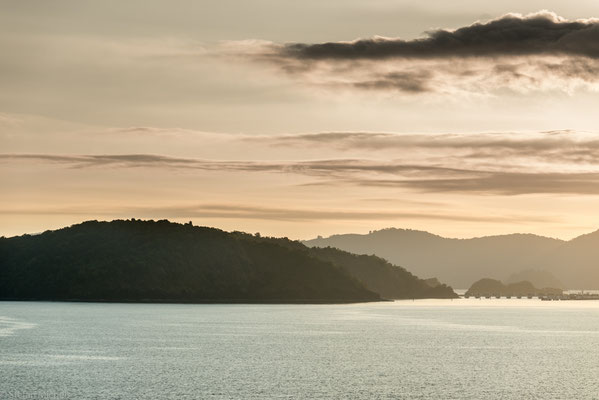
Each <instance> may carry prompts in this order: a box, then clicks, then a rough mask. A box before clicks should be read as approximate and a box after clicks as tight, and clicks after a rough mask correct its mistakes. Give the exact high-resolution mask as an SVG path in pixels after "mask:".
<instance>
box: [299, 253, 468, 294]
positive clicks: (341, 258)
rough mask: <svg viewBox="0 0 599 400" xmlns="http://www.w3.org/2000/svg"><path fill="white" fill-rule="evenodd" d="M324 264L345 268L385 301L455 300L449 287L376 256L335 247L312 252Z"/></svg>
mask: <svg viewBox="0 0 599 400" xmlns="http://www.w3.org/2000/svg"><path fill="white" fill-rule="evenodd" d="M310 252H311V253H312V254H314V255H315V256H316V257H318V258H319V259H321V260H325V261H330V262H332V263H333V264H336V265H340V266H343V268H344V269H346V270H347V271H348V272H349V273H350V274H351V275H352V276H354V277H355V278H356V279H358V280H359V281H360V282H362V283H363V284H364V285H365V286H366V287H367V288H368V289H370V290H372V291H373V292H377V293H379V294H380V295H381V296H382V297H384V298H386V299H421V298H456V297H458V296H457V295H456V294H455V293H454V291H453V289H451V288H450V287H449V286H446V285H443V284H438V285H436V286H433V285H430V284H428V283H427V282H426V281H425V280H423V279H419V278H418V277H416V276H414V275H412V274H411V273H410V272H408V271H406V270H405V269H404V268H401V267H398V266H395V265H392V264H390V263H388V262H387V261H385V260H383V259H382V258H379V257H376V256H367V255H356V254H352V253H348V252H346V251H342V250H339V249H335V248H332V247H325V248H318V247H314V248H311V249H310Z"/></svg>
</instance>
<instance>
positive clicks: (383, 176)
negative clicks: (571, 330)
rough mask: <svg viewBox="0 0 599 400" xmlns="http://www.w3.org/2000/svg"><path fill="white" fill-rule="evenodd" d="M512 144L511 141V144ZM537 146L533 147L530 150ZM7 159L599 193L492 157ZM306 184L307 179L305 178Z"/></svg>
mask: <svg viewBox="0 0 599 400" xmlns="http://www.w3.org/2000/svg"><path fill="white" fill-rule="evenodd" d="M508 147H509V146H508ZM529 151H533V150H529ZM2 160H3V161H4V162H16V161H19V162H41V163H56V164H59V165H64V166H67V167H69V168H77V169H85V168H99V167H105V168H162V169H187V170H200V171H209V172H211V173H222V172H232V173H285V174H294V175H299V176H306V177H312V178H316V179H317V180H316V181H314V182H310V183H308V185H325V186H336V185H337V186H339V185H353V186H371V187H393V188H404V189H408V190H414V191H419V192H437V193H470V194H492V195H510V196H511V195H524V194H539V193H550V194H580V195H598V194H599V170H596V171H594V172H581V171H580V169H579V170H562V171H557V172H555V171H551V170H548V169H541V168H537V169H534V168H531V167H528V168H527V167H525V166H519V167H517V166H514V165H507V166H503V165H495V164H492V163H490V162H487V163H482V164H481V165H480V166H478V167H472V168H468V167H462V168H458V167H451V166H448V165H442V164H440V165H434V164H431V163H429V164H425V163H424V162H425V161H426V160H423V161H422V163H421V164H415V163H406V162H402V161H401V160H388V161H376V160H366V159H331V160H313V161H276V162H274V161H273V162H269V161H213V160H200V159H192V158H177V157H168V156H161V155H152V154H125V155H44V154H3V155H0V161H2ZM299 184H300V185H306V183H299Z"/></svg>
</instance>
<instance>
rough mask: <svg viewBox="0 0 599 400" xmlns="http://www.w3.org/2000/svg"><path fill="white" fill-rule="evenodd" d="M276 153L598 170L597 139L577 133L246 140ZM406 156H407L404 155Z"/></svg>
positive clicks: (332, 135) (357, 134)
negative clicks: (326, 151)
mask: <svg viewBox="0 0 599 400" xmlns="http://www.w3.org/2000/svg"><path fill="white" fill-rule="evenodd" d="M244 140H246V141H251V142H258V143H262V144H266V145H270V146H275V147H298V148H304V149H306V148H313V147H314V146H319V147H324V148H331V149H337V150H341V151H348V152H349V151H352V150H371V151H381V150H390V151H394V152H403V153H407V154H409V153H410V152H413V151H414V150H422V151H425V152H426V153H427V154H428V155H429V156H430V157H433V156H434V157H436V158H437V159H440V158H442V157H443V156H445V157H456V158H457V157H459V158H460V159H476V160H481V161H484V160H487V161H491V160H496V159H501V161H502V163H503V164H504V165H505V164H510V163H512V164H514V163H515V162H516V161H518V162H519V164H518V163H516V164H515V165H516V166H519V165H521V163H522V160H523V159H528V160H534V161H536V162H542V163H546V164H554V165H556V166H559V167H563V164H564V163H568V164H579V165H586V166H589V167H597V168H599V137H598V136H597V134H593V133H586V132H574V131H552V132H536V133H523V132H513V133H510V132H505V133H503V132H499V133H468V134H395V133H377V132H323V133H315V134H296V135H277V136H257V137H253V138H245V139H244ZM403 153H402V154H403Z"/></svg>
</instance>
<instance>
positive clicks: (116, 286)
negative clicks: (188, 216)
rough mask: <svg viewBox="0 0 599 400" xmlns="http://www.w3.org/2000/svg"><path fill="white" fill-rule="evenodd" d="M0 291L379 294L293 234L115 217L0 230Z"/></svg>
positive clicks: (7, 295)
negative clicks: (31, 230) (36, 231)
mask: <svg viewBox="0 0 599 400" xmlns="http://www.w3.org/2000/svg"><path fill="white" fill-rule="evenodd" d="M294 243H295V244H294ZM0 298H2V299H39V300H69V299H73V300H75V299H76V300H106V301H189V302H201V301H250V302H254V301H256V302H263V301H264V302H268V301H275V302H276V301H280V302H303V301H305V302H321V301H322V302H336V301H373V300H378V299H379V296H378V295H377V294H376V293H373V292H371V291H369V290H367V289H366V288H364V286H363V285H362V284H361V283H359V282H358V281H357V280H355V279H354V278H352V277H351V276H349V275H348V274H347V273H346V272H345V271H344V270H342V269H341V268H339V267H337V266H334V265H333V264H331V263H329V262H326V261H322V260H319V259H316V258H314V257H312V256H310V254H309V253H308V252H307V249H306V248H305V247H304V246H303V245H302V244H300V243H298V242H291V241H289V240H284V239H280V240H276V239H269V238H266V239H263V238H260V237H254V236H252V235H247V234H242V233H238V232H236V233H227V232H224V231H221V230H218V229H213V228H205V227H194V226H192V225H189V224H186V225H181V224H174V223H170V222H168V221H156V222H155V221H140V220H130V221H123V220H118V221H113V222H97V221H89V222H84V223H82V224H78V225H74V226H72V227H69V228H64V229H60V230H57V231H48V232H44V233H43V234H41V235H34V236H31V235H24V236H20V237H13V238H1V239H0Z"/></svg>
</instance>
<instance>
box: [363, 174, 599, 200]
mask: <svg viewBox="0 0 599 400" xmlns="http://www.w3.org/2000/svg"><path fill="white" fill-rule="evenodd" d="M354 184H358V185H362V186H370V187H404V188H411V189H415V190H418V191H422V192H433V193H450V192H455V193H470V194H474V193H476V194H488V195H504V196H515V195H524V194H541V193H542V194H576V195H599V173H543V172H539V173H525V172H520V173H516V172H513V173H502V172H488V173H485V172H480V173H478V176H473V177H455V178H447V179H436V178H430V179H398V180H393V179H387V180H383V179H370V180H366V179H365V180H359V181H357V180H356V181H354Z"/></svg>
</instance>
